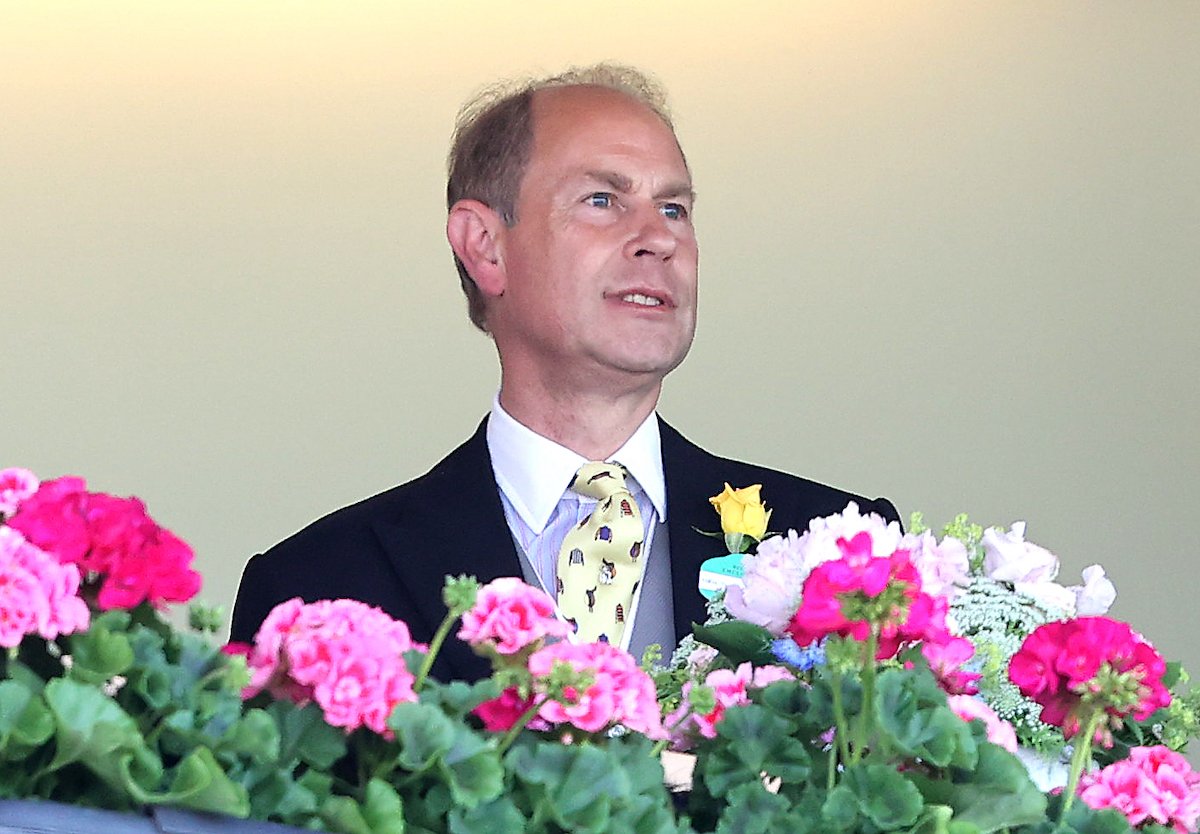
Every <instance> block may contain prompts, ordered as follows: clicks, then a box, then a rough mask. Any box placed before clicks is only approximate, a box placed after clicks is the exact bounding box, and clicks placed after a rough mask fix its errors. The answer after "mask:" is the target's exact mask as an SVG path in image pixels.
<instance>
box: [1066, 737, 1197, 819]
mask: <svg viewBox="0 0 1200 834" xmlns="http://www.w3.org/2000/svg"><path fill="white" fill-rule="evenodd" d="M1079 798H1080V799H1082V800H1083V801H1084V803H1086V804H1087V805H1088V807H1090V808H1095V809H1097V810H1099V809H1101V808H1115V809H1116V810H1118V811H1120V812H1121V813H1122V814H1124V815H1125V818H1126V819H1127V820H1129V824H1130V825H1132V826H1135V827H1136V826H1140V825H1143V824H1147V823H1158V824H1159V825H1164V826H1165V825H1169V826H1171V827H1172V828H1174V829H1175V830H1176V831H1178V832H1179V834H1187V832H1194V831H1196V830H1197V822H1200V773H1196V772H1195V771H1194V770H1192V767H1191V765H1190V764H1188V761H1187V759H1185V758H1184V757H1183V756H1182V755H1180V754H1179V753H1176V752H1174V751H1173V750H1170V749H1169V748H1167V747H1163V746H1161V745H1159V746H1156V747H1134V748H1133V749H1132V750H1130V751H1129V758H1128V759H1121V760H1119V761H1116V762H1113V763H1112V764H1110V765H1109V766H1108V767H1106V768H1103V769H1102V770H1098V771H1094V772H1091V773H1085V774H1084V775H1083V777H1082V778H1081V779H1080V780H1079Z"/></svg>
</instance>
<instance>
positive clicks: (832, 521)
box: [796, 501, 904, 574]
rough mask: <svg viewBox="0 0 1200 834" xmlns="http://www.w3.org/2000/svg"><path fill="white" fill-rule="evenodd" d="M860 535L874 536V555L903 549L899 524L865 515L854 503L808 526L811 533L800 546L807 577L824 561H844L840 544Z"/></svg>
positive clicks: (876, 516) (872, 539) (869, 514)
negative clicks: (840, 541) (808, 573)
mask: <svg viewBox="0 0 1200 834" xmlns="http://www.w3.org/2000/svg"><path fill="white" fill-rule="evenodd" d="M859 533H869V534H870V536H871V555H872V556H875V557H879V558H886V557H888V556H891V555H892V554H893V553H895V552H896V551H897V550H901V549H902V547H901V544H900V540H901V538H903V535H904V534H903V533H902V532H901V531H900V524H899V523H898V522H895V521H884V519H883V517H882V516H880V515H878V514H876V513H868V514H867V515H862V514H861V513H859V511H858V504H857V503H855V502H853V501H851V502H850V503H849V504H847V505H846V509H844V510H842V511H841V512H840V513H837V514H836V515H831V516H826V517H825V518H814V519H813V520H812V521H810V522H809V523H808V530H806V531H805V532H804V535H802V536H801V537H800V541H799V542H798V543H797V545H796V549H797V550H798V551H799V553H800V555H801V559H802V562H803V564H804V566H805V568H806V574H807V572H810V571H812V569H813V568H815V567H816V566H817V565H819V564H821V563H823V562H829V561H831V560H834V559H840V558H842V550H841V548H840V547H839V546H838V541H839V540H844V541H851V540H852V539H854V538H855V537H856V536H858V534H859Z"/></svg>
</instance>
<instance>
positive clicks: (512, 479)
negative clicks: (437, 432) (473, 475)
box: [487, 394, 667, 534]
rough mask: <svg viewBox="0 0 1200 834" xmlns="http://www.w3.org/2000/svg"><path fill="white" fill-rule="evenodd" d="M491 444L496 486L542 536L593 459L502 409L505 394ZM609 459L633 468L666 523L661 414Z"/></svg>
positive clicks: (492, 423) (495, 404)
mask: <svg viewBox="0 0 1200 834" xmlns="http://www.w3.org/2000/svg"><path fill="white" fill-rule="evenodd" d="M487 444H488V452H489V454H491V457H492V472H493V474H494V475H495V477H496V484H497V485H498V486H499V487H500V489H501V490H503V492H504V494H505V496H506V497H507V498H508V500H509V501H510V502H511V503H512V505H513V509H515V510H516V511H517V514H518V515H520V516H521V520H522V521H524V522H525V523H526V524H527V525H529V528H530V529H531V530H533V531H534V532H535V533H538V534H540V533H541V531H542V530H543V529H545V527H546V523H547V522H548V521H549V520H550V515H551V514H552V513H553V512H554V508H555V507H557V506H558V501H559V499H560V498H562V496H563V493H564V492H566V490H567V488H568V486H569V485H570V483H571V479H572V478H574V477H575V473H576V472H577V471H578V470H579V467H580V466H582V465H583V464H584V463H587V458H585V457H583V456H582V455H579V454H578V453H576V452H573V451H571V450H570V449H568V448H567V447H566V446H562V445H560V444H558V443H555V442H554V441H553V440H551V439H549V438H548V437H543V436H542V435H540V434H538V433H537V432H535V431H533V430H532V429H530V428H528V427H527V426H524V425H522V424H521V423H518V422H517V421H516V419H514V418H513V417H512V415H510V414H509V413H508V412H507V411H505V410H504V408H503V407H502V406H501V405H500V395H499V394H497V395H496V397H495V399H493V400H492V413H491V417H489V418H488V423H487ZM609 460H614V461H618V462H620V463H621V465H622V466H624V467H625V468H626V469H627V470H629V474H630V475H631V476H633V480H635V481H636V482H637V484H636V486H640V487H641V488H642V490H643V491H644V492H645V493H646V497H647V498H649V499H650V503H652V504H653V505H654V510H655V512H656V513H657V514H658V520H659V521H666V520H667V485H666V479H665V477H664V476H663V464H662V444H661V440H660V438H659V432H658V417H657V415H656V414H655V413H653V412H651V414H650V416H648V417H647V418H646V419H645V420H644V421H643V422H642V424H641V425H640V426H638V427H637V430H636V431H634V433H633V435H632V436H631V437H630V438H629V439H628V440H626V441H625V444H624V445H623V446H621V448H620V449H618V450H617V451H616V452H614V453H613V455H612V457H611V458H609ZM634 486H635V485H633V484H630V487H631V488H633V487H634Z"/></svg>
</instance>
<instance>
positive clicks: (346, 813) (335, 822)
mask: <svg viewBox="0 0 1200 834" xmlns="http://www.w3.org/2000/svg"><path fill="white" fill-rule="evenodd" d="M320 816H321V821H322V822H323V823H324V824H325V827H326V828H328V829H329V830H330V831H337V832H341V834H374V832H372V831H371V826H370V824H368V823H367V820H366V817H364V816H363V814H362V808H360V807H359V805H358V803H357V802H355V801H354V800H353V799H351V798H350V797H348V796H331V797H328V798H327V799H326V800H325V802H324V803H323V804H322V805H321V814H320Z"/></svg>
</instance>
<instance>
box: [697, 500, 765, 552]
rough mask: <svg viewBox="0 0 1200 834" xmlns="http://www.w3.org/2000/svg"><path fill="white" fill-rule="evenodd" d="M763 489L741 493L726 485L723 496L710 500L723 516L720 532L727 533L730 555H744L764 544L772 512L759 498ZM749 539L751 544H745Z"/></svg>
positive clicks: (726, 539) (726, 542) (726, 541)
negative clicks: (753, 547) (757, 545)
mask: <svg viewBox="0 0 1200 834" xmlns="http://www.w3.org/2000/svg"><path fill="white" fill-rule="evenodd" d="M761 489H762V484H754V485H753V486H748V487H742V488H741V489H734V488H733V487H731V486H730V485H729V484H725V489H724V491H723V492H722V493H721V494H720V495H714V496H713V497H712V498H709V499H708V501H709V503H710V504H712V505H713V508H714V509H715V510H716V511H717V512H718V513H720V515H721V530H722V531H723V532H724V533H725V544H726V545H727V546H728V547H729V552H730V553H745V552H746V551H747V550H749V549H750V548H751V547H752V546H754V545H755V544H757V543H758V542H760V541H762V538H763V536H765V535H766V533H767V523H768V522H769V521H770V519H771V511H770V510H768V509H767V508H766V506H764V505H763V502H762V499H761V498H759V490H761ZM747 539H752V541H746V540H747Z"/></svg>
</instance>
